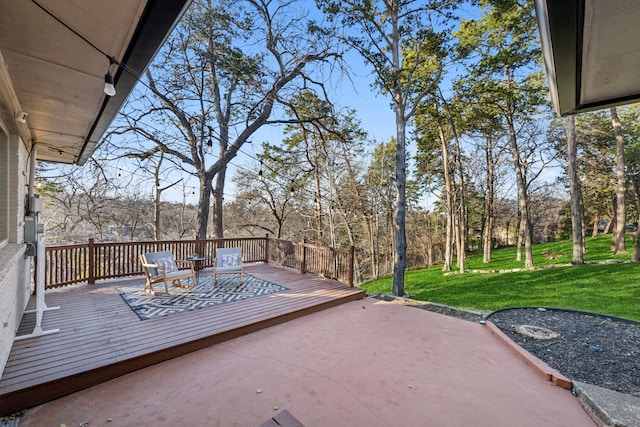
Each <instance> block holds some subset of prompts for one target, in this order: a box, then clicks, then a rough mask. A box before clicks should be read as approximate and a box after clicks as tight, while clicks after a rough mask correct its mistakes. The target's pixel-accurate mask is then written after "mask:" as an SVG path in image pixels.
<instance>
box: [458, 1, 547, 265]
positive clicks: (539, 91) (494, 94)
mask: <svg viewBox="0 0 640 427" xmlns="http://www.w3.org/2000/svg"><path fill="white" fill-rule="evenodd" d="M478 3H479V6H480V7H481V8H482V9H483V10H484V12H485V13H484V14H483V15H482V16H481V17H480V18H479V19H477V20H466V21H463V22H462V24H461V28H460V30H459V31H458V32H457V34H456V36H457V38H458V40H459V47H460V53H461V55H462V56H463V57H465V58H469V62H468V64H469V66H468V78H465V79H463V80H461V81H460V82H459V89H458V91H459V92H460V93H469V94H474V97H476V98H477V96H478V95H477V94H479V93H480V92H483V93H485V94H487V97H486V98H485V99H486V101H487V102H488V103H489V104H490V105H491V106H490V107H489V108H491V109H496V110H498V111H500V116H501V119H502V121H503V126H504V127H505V129H506V133H507V135H508V146H509V149H510V152H511V157H512V162H513V166H514V175H515V181H516V184H517V191H518V201H519V208H520V233H521V234H520V236H521V237H522V239H523V240H524V245H525V261H524V264H525V268H531V267H533V250H532V244H533V242H532V234H533V233H532V224H531V218H530V212H529V209H530V206H529V201H528V194H527V189H528V185H529V180H528V173H529V172H530V167H529V166H530V165H529V164H528V163H527V157H528V155H527V151H530V150H524V149H523V146H522V145H523V143H524V140H526V138H521V134H520V129H521V128H522V127H523V123H524V122H526V121H531V122H533V118H534V117H536V116H538V115H539V114H540V113H541V109H542V108H543V107H546V104H545V98H544V92H543V79H542V73H541V71H540V69H539V61H540V45H539V42H538V29H537V23H536V19H535V15H534V10H533V2H532V1H530V0H481V1H479V2H478ZM518 256H519V257H520V256H521V255H520V251H518Z"/></svg>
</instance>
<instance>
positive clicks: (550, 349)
mask: <svg viewBox="0 0 640 427" xmlns="http://www.w3.org/2000/svg"><path fill="white" fill-rule="evenodd" d="M487 320H490V321H492V322H493V323H494V324H495V325H496V326H497V327H498V328H500V330H501V331H502V332H504V333H505V334H506V335H507V336H509V338H511V339H512V340H513V341H514V342H516V343H517V344H518V345H520V346H521V347H522V348H524V349H525V350H527V351H528V352H529V353H531V354H533V355H534V356H536V357H538V358H539V359H540V360H542V361H544V362H545V363H546V364H547V365H549V366H550V367H552V368H554V369H556V370H557V371H559V372H560V373H561V374H563V375H564V376H566V377H567V378H569V379H571V380H573V381H580V382H584V383H589V384H593V385H597V386H600V387H604V388H607V389H609V390H615V391H618V392H621V393H625V394H630V395H633V396H636V397H640V323H638V322H633V321H630V320H626V319H620V318H616V317H610V316H604V315H598V314H593V313H585V312H577V311H571V310H556V309H537V308H515V309H508V310H501V311H497V312H494V313H492V314H490V315H489V316H488V317H487ZM518 325H532V326H538V327H542V328H547V329H550V330H551V331H553V332H556V333H557V334H559V337H558V338H555V339H551V340H539V339H535V338H531V337H527V336H523V335H520V334H518V333H516V326H518Z"/></svg>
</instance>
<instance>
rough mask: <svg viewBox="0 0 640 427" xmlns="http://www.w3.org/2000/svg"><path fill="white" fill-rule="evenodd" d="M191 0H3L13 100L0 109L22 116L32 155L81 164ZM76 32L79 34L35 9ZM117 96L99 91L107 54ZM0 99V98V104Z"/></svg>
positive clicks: (0, 39) (0, 20)
mask: <svg viewBox="0 0 640 427" xmlns="http://www.w3.org/2000/svg"><path fill="white" fill-rule="evenodd" d="M189 4H190V0H110V1H108V2H107V1H102V0H35V1H34V0H32V1H25V0H5V1H2V2H0V28H2V32H1V33H0V54H1V55H2V58H4V63H5V66H6V70H7V72H8V78H9V80H10V81H9V82H8V83H7V82H5V83H4V85H7V84H8V85H10V86H11V87H12V88H13V92H14V93H15V98H16V99H14V100H11V99H9V100H8V99H7V98H6V97H5V98H4V105H3V106H0V110H3V111H2V112H0V113H1V114H2V116H3V117H4V118H6V117H7V116H9V117H10V118H11V119H12V118H13V117H14V115H15V114H16V113H17V112H18V111H24V112H26V113H27V114H28V116H27V122H26V123H27V127H28V132H29V134H30V137H31V139H32V141H34V142H36V143H37V144H38V147H39V148H38V156H37V158H38V160H42V161H52V162H61V163H77V164H83V163H84V162H85V161H86V160H87V159H88V158H89V157H90V156H91V154H92V152H93V150H94V149H95V146H96V144H97V143H98V142H99V140H100V138H101V137H102V135H103V133H104V131H105V130H106V129H107V127H108V126H109V124H110V123H111V121H112V120H113V118H114V117H115V115H116V114H117V112H118V110H119V109H120V107H121V106H122V104H123V103H124V101H125V99H126V97H127V96H128V94H129V93H130V92H131V90H132V89H133V87H134V85H135V84H136V82H137V80H136V78H137V76H139V75H140V74H141V73H142V72H143V71H144V69H145V68H146V67H147V65H148V63H149V62H150V61H151V59H152V58H153V56H154V55H155V53H156V52H157V50H158V49H159V47H160V46H161V44H162V43H163V42H164V40H165V38H166V37H167V35H168V34H169V33H170V31H171V30H172V29H173V27H174V25H175V24H176V22H177V20H178V19H179V18H180V17H181V16H182V14H183V12H184V10H185V9H186V7H188V5H189ZM39 5H41V6H42V7H43V8H45V9H47V10H48V11H50V12H51V13H52V14H53V15H55V16H56V17H58V18H59V19H61V20H62V21H63V22H64V23H65V24H66V25H68V26H69V27H71V28H73V29H74V30H76V31H77V32H78V33H79V34H81V35H82V36H83V37H84V38H86V39H87V40H88V41H89V42H90V43H91V44H93V45H95V46H96V47H97V48H98V49H99V50H101V51H102V52H103V53H104V54H103V53H101V52H99V51H98V50H97V49H96V48H94V47H92V46H91V45H90V44H89V43H88V42H87V41H84V40H82V39H81V38H80V37H79V36H78V35H76V34H74V33H73V32H72V31H71V30H69V29H68V28H65V26H64V25H63V24H61V23H60V22H58V21H56V20H55V19H54V18H53V17H52V16H50V15H49V14H47V13H46V12H45V11H44V10H43V9H42V8H41V7H39ZM105 54H106V55H109V56H112V57H114V58H115V59H116V60H117V61H119V62H122V63H124V64H126V65H127V68H128V70H131V71H133V74H134V75H133V76H132V75H131V74H132V73H130V72H124V71H123V69H122V68H118V69H117V71H115V70H116V68H117V67H116V66H112V67H111V72H112V75H114V71H115V75H114V82H115V86H116V90H117V94H116V96H114V97H108V96H106V95H105V94H104V92H103V87H104V76H105V74H106V73H107V71H108V69H109V59H108V58H107V56H105ZM0 104H1V102H0Z"/></svg>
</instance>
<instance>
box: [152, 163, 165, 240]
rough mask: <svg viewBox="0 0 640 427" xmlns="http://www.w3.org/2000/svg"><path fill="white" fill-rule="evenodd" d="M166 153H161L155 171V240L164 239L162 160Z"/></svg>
mask: <svg viewBox="0 0 640 427" xmlns="http://www.w3.org/2000/svg"><path fill="white" fill-rule="evenodd" d="M163 156H164V153H162V152H161V153H160V160H158V163H156V167H155V170H154V179H155V184H156V185H155V188H156V193H155V198H154V200H153V238H154V239H155V240H160V238H161V237H162V231H161V230H160V197H161V196H162V189H161V188H160V165H161V164H162V158H163Z"/></svg>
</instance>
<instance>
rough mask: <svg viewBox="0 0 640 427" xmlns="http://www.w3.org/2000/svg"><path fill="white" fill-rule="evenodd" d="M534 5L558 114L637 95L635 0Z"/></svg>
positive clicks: (538, 0)
mask: <svg viewBox="0 0 640 427" xmlns="http://www.w3.org/2000/svg"><path fill="white" fill-rule="evenodd" d="M535 6H536V13H537V18H538V24H539V27H540V35H541V39H542V48H543V52H544V59H545V65H546V70H547V78H548V80H549V87H550V91H551V98H552V101H553V105H554V108H555V109H556V111H557V112H558V113H559V114H560V115H562V116H565V115H568V114H575V113H579V112H583V111H591V110H598V109H602V108H607V107H610V106H614V105H621V104H628V103H632V102H637V101H638V100H640V77H639V74H638V70H640V25H639V24H638V19H639V18H640V13H639V12H640V2H638V1H637V0H607V1H601V0H562V1H558V0H535Z"/></svg>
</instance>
